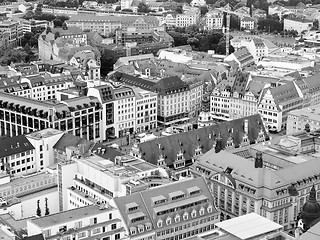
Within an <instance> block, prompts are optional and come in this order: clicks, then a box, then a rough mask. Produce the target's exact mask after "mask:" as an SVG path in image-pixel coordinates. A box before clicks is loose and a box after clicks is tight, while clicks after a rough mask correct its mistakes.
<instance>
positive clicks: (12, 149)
mask: <svg viewBox="0 0 320 240" xmlns="http://www.w3.org/2000/svg"><path fill="white" fill-rule="evenodd" d="M33 149H34V146H33V145H32V144H31V143H30V142H29V140H28V139H27V138H26V136H25V135H18V136H14V137H7V138H2V139H0V158H3V157H7V156H11V155H13V154H17V153H22V152H26V151H30V150H33Z"/></svg>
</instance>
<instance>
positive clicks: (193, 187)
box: [110, 178, 219, 239]
mask: <svg viewBox="0 0 320 240" xmlns="http://www.w3.org/2000/svg"><path fill="white" fill-rule="evenodd" d="M213 202H214V201H213V197H212V195H211V193H210V191H209V189H208V187H207V186H206V183H205V180H204V179H203V178H196V179H189V180H185V181H181V182H174V183H170V184H166V185H164V186H160V187H157V188H152V189H148V190H145V191H141V192H140V193H133V194H131V195H127V196H123V197H119V198H114V199H113V200H111V202H110V205H114V206H115V207H116V208H117V209H119V212H120V215H121V219H122V221H123V223H124V228H125V232H126V234H127V235H128V237H129V238H130V239H142V238H144V239H171V238H174V237H173V236H175V238H176V239H186V238H190V237H193V236H197V235H198V234H201V233H209V232H210V231H211V230H213V229H214V228H215V226H214V224H215V223H217V222H219V212H218V211H217V209H216V208H215V205H214V203H213ZM191 226H192V227H191ZM173 234H174V235H173Z"/></svg>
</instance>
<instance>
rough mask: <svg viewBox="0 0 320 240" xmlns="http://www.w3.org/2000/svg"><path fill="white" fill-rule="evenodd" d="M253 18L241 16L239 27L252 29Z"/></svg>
mask: <svg viewBox="0 0 320 240" xmlns="http://www.w3.org/2000/svg"><path fill="white" fill-rule="evenodd" d="M254 25H255V22H254V19H253V18H251V17H243V18H241V20H240V28H243V29H245V30H253V29H254Z"/></svg>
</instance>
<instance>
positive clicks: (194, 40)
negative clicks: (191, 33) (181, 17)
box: [187, 37, 199, 48]
mask: <svg viewBox="0 0 320 240" xmlns="http://www.w3.org/2000/svg"><path fill="white" fill-rule="evenodd" d="M187 43H188V44H189V45H190V46H192V47H193V48H196V47H198V44H199V39H198V38H196V37H191V38H188V40H187Z"/></svg>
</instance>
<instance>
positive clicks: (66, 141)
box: [53, 133, 94, 152]
mask: <svg viewBox="0 0 320 240" xmlns="http://www.w3.org/2000/svg"><path fill="white" fill-rule="evenodd" d="M82 144H83V145H84V146H85V149H84V150H85V152H87V151H88V150H89V149H90V148H91V147H92V146H93V145H94V142H92V141H88V140H86V139H83V138H80V137H77V136H74V135H72V134H69V133H64V134H63V136H62V137H61V138H60V139H59V140H58V141H57V142H56V144H55V145H54V146H53V148H54V149H58V150H60V151H64V152H65V151H66V148H67V147H78V146H79V145H82Z"/></svg>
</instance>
